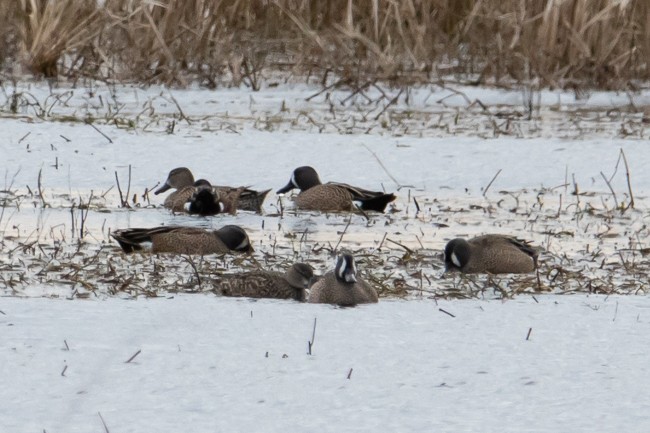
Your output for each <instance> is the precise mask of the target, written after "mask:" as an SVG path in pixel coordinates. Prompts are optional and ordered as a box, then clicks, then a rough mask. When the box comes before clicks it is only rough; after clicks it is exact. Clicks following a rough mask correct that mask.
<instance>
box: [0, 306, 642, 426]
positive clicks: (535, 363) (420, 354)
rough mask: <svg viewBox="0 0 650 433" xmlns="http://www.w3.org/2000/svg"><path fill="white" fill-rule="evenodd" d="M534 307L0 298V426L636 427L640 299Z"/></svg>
mask: <svg viewBox="0 0 650 433" xmlns="http://www.w3.org/2000/svg"><path fill="white" fill-rule="evenodd" d="M537 301H538V302H535V300H534V299H533V298H531V297H530V296H523V297H519V298H517V299H515V300H511V301H506V302H501V301H477V300H468V301H440V302H438V303H434V302H432V301H421V302H418V301H382V302H380V303H379V304H378V305H371V306H364V307H358V308H354V309H340V308H333V307H329V306H320V305H305V304H298V303H293V302H285V301H258V302H251V301H248V300H235V299H219V298H215V297H205V296H203V295H182V296H177V297H174V298H173V299H154V300H151V299H141V300H137V301H125V300H119V299H109V300H105V301H99V302H89V301H72V302H71V301H62V300H45V299H16V298H0V310H2V312H3V314H0V327H2V329H3V331H2V345H1V346H0V365H2V373H0V378H1V380H2V384H3V386H2V387H0V401H2V404H1V405H0V430H1V431H3V432H12V433H23V432H24V433H28V432H35V431H38V432H41V431H46V432H48V433H59V432H61V433H63V432H65V433H74V432H79V433H87V432H106V431H109V432H119V433H127V432H144V431H156V432H178V431H187V432H190V431H191V432H251V431H260V432H262V431H263V432H304V431H322V432H377V431H386V432H389V431H390V432H398V431H399V432H402V431H411V432H422V431H441V432H495V433H501V432H559V431H563V432H622V431H627V432H643V431H648V429H650V412H649V411H648V407H649V406H650V397H649V396H648V392H647V389H648V385H650V379H648V377H650V374H649V373H650V371H649V370H650V367H649V365H648V362H647V361H648V357H647V347H648V335H649V331H650V300H648V298H646V297H609V298H605V297H603V296H585V295H575V296H561V297H559V296H548V295H546V296H541V297H538V298H537ZM443 310H444V311H443ZM445 312H447V313H450V314H452V315H453V316H454V317H452V316H450V315H448V314H446V313H445ZM314 319H316V333H315V339H314V341H313V346H312V355H311V356H310V355H308V354H307V348H308V341H310V340H311V339H312V332H313V327H314ZM136 354H137V356H135V357H134V358H133V356H134V355H136ZM131 358H133V360H132V361H131V362H127V361H128V360H129V359H131ZM102 419H103V422H105V423H106V427H104V426H103V424H102Z"/></svg>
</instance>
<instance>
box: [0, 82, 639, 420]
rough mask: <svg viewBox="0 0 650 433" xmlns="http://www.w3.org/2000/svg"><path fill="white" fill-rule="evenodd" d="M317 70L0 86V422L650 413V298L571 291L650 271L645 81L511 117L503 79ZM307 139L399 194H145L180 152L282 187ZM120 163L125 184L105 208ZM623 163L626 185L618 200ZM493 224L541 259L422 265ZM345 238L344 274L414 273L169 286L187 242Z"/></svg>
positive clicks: (278, 243) (630, 289) (188, 273)
mask: <svg viewBox="0 0 650 433" xmlns="http://www.w3.org/2000/svg"><path fill="white" fill-rule="evenodd" d="M319 90H320V89H319V88H318V87H314V86H307V85H289V84H282V83H281V84H280V85H278V86H277V87H273V88H266V89H263V90H262V91H260V92H255V93H249V92H246V91H242V89H220V90H216V91H207V90H204V89H197V88H191V89H188V90H175V89H174V90H170V89H165V88H155V87H152V88H148V89H140V88H137V87H128V86H110V87H104V86H97V87H95V86H93V87H92V88H87V89H72V88H66V87H65V86H62V87H61V88H54V89H49V88H48V87H47V86H45V85H43V84H40V83H36V84H34V83H27V84H20V85H19V86H18V88H17V89H13V88H11V87H10V86H5V88H4V91H5V93H4V95H0V112H1V114H2V116H0V173H2V175H3V176H4V186H3V188H0V189H3V190H4V191H2V192H0V200H2V203H4V205H3V206H4V207H2V210H1V211H0V212H1V213H0V233H2V237H1V238H0V241H1V245H2V252H1V253H0V272H1V274H2V275H1V276H2V281H1V282H0V294H1V295H2V296H1V297H0V327H2V328H3V329H4V332H3V333H2V336H3V339H2V342H3V344H2V345H0V366H1V367H2V368H1V369H0V372H1V373H0V381H1V383H2V384H3V386H2V387H0V401H2V404H1V405H0V432H12V433H13V432H16V433H20V432H33V431H46V432H48V433H56V432H65V433H69V432H88V431H99V432H104V431H110V432H111V433H115V432H120V433H122V432H140V431H160V432H177V431H192V432H203V431H205V432H214V431H228V432H233V431H234V432H237V431H242V432H244V431H246V432H248V431H265V432H274V431H282V432H285V433H291V432H294V431H295V432H298V431H312V430H318V431H325V432H327V431H332V432H334V431H336V432H341V431H449V432H463V431H482V432H504V431H513V432H523V431H531V432H556V431H572V432H581V431H585V432H587V431H588V432H592V431H646V430H648V429H649V428H650V415H649V411H648V407H649V406H650V400H649V398H648V396H647V392H646V390H647V388H648V377H649V375H648V371H647V370H648V366H647V356H646V353H645V352H646V349H645V348H646V347H647V343H648V342H647V335H648V323H650V322H649V320H648V317H647V311H648V308H650V301H649V300H648V298H647V297H646V296H617V295H616V296H608V297H604V296H597V295H593V294H591V295H589V294H586V293H585V292H588V291H596V292H605V293H612V292H615V293H636V294H641V295H643V294H644V293H646V292H647V291H648V290H650V283H649V282H648V281H649V277H648V276H649V275H650V268H649V267H648V265H647V259H646V257H645V256H644V254H645V253H644V252H643V251H644V249H646V248H648V245H647V244H646V239H647V237H648V235H649V234H650V233H648V232H649V229H648V228H647V223H646V222H647V221H646V220H647V211H648V205H649V203H648V192H649V191H650V172H648V170H646V167H647V166H648V165H650V160H649V158H650V154H649V153H648V152H647V149H646V147H647V138H646V137H647V136H648V133H649V132H650V122H648V117H647V116H648V113H649V111H648V105H650V93H648V92H639V93H635V94H628V93H620V94H619V93H614V92H593V93H591V94H586V95H581V98H576V95H574V94H572V93H567V92H559V91H541V92H533V94H531V99H532V101H533V103H534V104H535V109H534V110H535V115H534V117H533V119H532V120H526V115H527V114H526V103H527V101H528V96H527V94H526V92H522V91H504V90H497V89H484V88H473V87H472V88H469V87H468V88H463V87H457V88H454V89H449V88H439V87H436V86H432V87H430V88H420V89H410V91H409V101H408V103H407V101H406V100H404V98H403V97H402V99H400V100H399V101H398V102H397V103H396V104H389V103H388V101H389V100H390V99H391V98H392V97H393V96H395V95H397V93H398V90H396V89H384V90H385V91H386V92H387V94H388V96H387V97H384V96H383V95H381V93H380V92H378V91H377V90H376V89H369V90H368V91H367V92H366V93H365V96H364V95H357V97H355V98H352V99H348V96H349V91H346V90H345V89H342V90H335V91H332V92H331V93H330V94H329V95H325V94H322V95H318V96H314V97H313V98H311V99H309V100H307V99H308V98H309V97H310V96H313V95H315V94H316V93H317V92H318V91H319ZM14 91H16V92H18V93H16V94H20V92H22V94H20V95H21V96H20V98H19V101H21V102H20V104H19V106H18V110H17V112H16V113H11V112H10V110H9V109H8V107H9V103H10V101H11V97H12V94H13V92H14ZM477 100H478V101H480V103H478V102H475V101H477ZM483 107H485V108H483ZM84 120H89V121H90V120H92V126H91V125H90V124H87V123H85V121H84ZM621 151H622V152H623V153H624V155H625V156H626V158H627V161H628V163H629V173H630V184H629V185H628V179H627V177H626V170H625V167H624V164H623V162H622V161H620V160H619V158H620V156H621V155H622V153H621ZM305 164H309V165H313V166H314V167H315V168H316V169H317V170H318V171H319V173H320V175H321V178H322V179H323V180H324V181H328V180H335V181H344V182H348V183H351V184H354V185H358V186H360V187H364V188H369V189H382V188H383V189H385V190H386V191H391V192H396V193H397V195H398V199H397V201H396V203H395V207H394V209H392V210H391V212H388V213H386V214H385V215H370V216H369V217H368V218H366V217H364V216H362V215H358V214H355V215H338V214H330V215H321V214H318V213H306V212H295V211H294V210H291V209H290V207H291V206H290V201H289V200H288V198H287V197H278V196H276V195H275V194H274V192H271V194H270V195H269V198H268V199H267V201H266V203H265V207H264V210H265V213H264V215H254V214H251V213H246V212H240V213H239V214H238V215H237V216H229V215H226V216H219V217H215V218H195V217H189V216H178V215H172V214H170V213H169V212H168V211H167V210H165V209H161V208H160V206H159V205H160V203H162V200H163V198H162V197H159V196H153V195H149V197H148V200H147V197H145V191H150V190H151V189H153V188H154V187H155V186H156V185H157V184H159V183H160V182H163V181H164V180H165V178H166V176H167V173H168V172H169V170H171V169H172V168H174V167H177V166H187V167H190V168H191V169H192V171H193V172H194V174H195V175H196V177H197V178H198V177H205V178H208V179H210V180H211V181H213V182H215V183H219V184H224V185H242V184H245V185H249V186H251V187H254V188H256V189H266V188H272V189H273V191H275V190H277V189H278V188H280V187H282V186H284V185H285V184H286V183H287V181H288V180H289V178H290V175H291V172H292V170H293V169H294V168H296V167H297V166H300V165H305ZM129 168H130V170H131V178H130V182H129ZM39 173H40V177H41V185H40V188H41V189H42V192H43V199H44V200H45V201H46V202H47V204H48V206H43V203H42V200H41V198H40V197H39V196H38V193H37V191H38V190H39V185H38V178H39ZM116 175H117V176H118V177H119V180H120V185H121V188H122V189H123V190H124V191H126V190H127V189H128V190H129V201H130V203H131V205H132V206H133V207H132V209H124V208H121V207H119V205H120V201H119V194H118V191H117V188H116V181H115V177H116ZM495 176H496V177H495ZM604 178H607V181H606V180H605V179H604ZM491 182H492V183H491ZM608 182H609V185H608ZM574 183H575V184H576V185H577V186H578V188H579V191H580V192H581V193H585V194H586V195H580V196H575V195H572V192H573V190H574ZM128 184H130V186H127V185H128ZM488 185H490V187H489V191H488V192H486V191H485V190H486V187H487V186H488ZM610 186H611V188H612V189H613V191H614V192H615V194H616V195H617V200H618V202H617V203H615V202H614V197H613V194H612V193H611V191H610ZM629 187H631V188H632V189H633V191H634V198H635V208H634V209H629V210H627V211H626V212H620V211H619V210H617V209H616V208H617V206H618V205H620V203H621V202H623V203H624V204H625V203H629V200H630V197H629V189H628V188H629ZM91 195H92V203H91V204H92V206H91V208H90V210H89V212H88V214H87V216H86V217H87V219H86V220H85V233H86V234H85V236H84V238H83V240H81V239H80V237H79V229H80V224H81V221H82V214H81V211H80V210H79V209H78V205H79V203H81V202H83V203H87V202H88V201H89V200H90V198H91ZM134 195H135V196H136V203H134V202H133V201H132V199H133V196H134ZM414 198H415V199H416V200H417V201H418V203H419V206H420V208H421V209H420V211H419V212H417V213H416V204H415V202H414V200H413V199H414ZM281 204H282V208H283V211H282V212H281V211H280V205H281ZM232 223H234V224H240V225H242V226H243V227H245V228H246V230H247V231H248V233H249V235H250V237H251V240H252V241H253V245H254V246H255V249H256V253H255V255H254V256H253V257H252V258H250V259H241V260H240V261H238V262H237V263H234V260H232V259H229V258H214V257H208V258H206V259H205V260H200V261H197V262H196V263H187V262H186V261H185V260H182V259H181V258H170V257H165V256H161V257H158V256H140V255H133V256H124V255H122V254H121V253H120V252H119V250H118V248H117V246H116V245H115V244H114V242H112V240H111V238H110V236H109V232H110V230H111V229H115V228H125V227H134V226H155V225H159V224H188V225H196V226H202V227H220V226H222V225H225V224H232ZM489 232H498V233H507V234H512V235H516V236H519V237H522V238H525V239H530V240H532V241H533V242H534V243H535V244H536V245H539V246H541V247H543V248H544V250H545V251H544V252H543V253H542V257H541V259H540V262H541V265H540V268H541V272H540V273H539V275H531V276H503V277H499V278H486V277H484V276H478V277H476V278H470V279H463V278H460V277H451V278H445V279H442V278H440V277H441V270H442V269H441V267H442V266H441V263H440V260H439V253H440V250H441V249H442V248H443V247H444V244H445V243H446V242H447V241H448V240H449V239H451V238H453V237H458V236H462V237H465V236H472V235H476V234H481V233H489ZM391 241H395V242H398V243H399V244H401V246H398V245H397V244H395V243H392V242H391ZM339 243H340V244H341V248H347V249H352V250H355V251H358V252H359V253H360V256H361V257H360V264H359V268H360V272H361V274H362V276H364V277H366V278H368V277H370V276H374V277H375V278H376V279H377V280H378V281H380V282H383V283H384V284H387V285H389V286H391V287H392V286H395V285H397V283H398V282H401V283H402V284H404V285H405V286H406V292H407V293H406V294H404V293H403V294H401V295H395V296H388V297H383V298H382V299H381V301H380V302H379V304H377V305H368V306H362V307H357V308H348V309H340V308H334V307H329V306H321V305H308V304H298V303H294V302H284V301H273V300H260V301H256V302H253V301H250V300H246V299H226V298H221V297H217V296H214V295H213V294H210V293H201V294H192V295H190V294H179V293H174V291H172V290H170V289H169V288H170V287H172V288H175V290H176V291H178V290H180V291H182V290H183V288H186V287H190V288H191V289H196V286H197V283H196V281H195V279H194V272H195V271H194V266H195V267H196V269H197V270H198V271H197V272H200V273H202V274H203V275H204V276H209V275H210V274H211V273H214V272H224V271H225V272H236V271H237V270H239V269H244V268H246V266H252V265H255V266H260V265H261V266H263V267H268V268H271V269H281V268H283V267H286V263H287V262H290V261H294V260H301V261H306V262H309V263H310V264H312V265H313V266H314V267H315V268H316V272H317V273H319V274H322V273H324V272H326V271H327V270H329V269H331V268H332V267H333V261H332V257H331V254H330V252H331V250H333V249H335V245H338V244H339ZM403 247H406V248H410V249H412V250H413V251H412V254H410V253H409V254H406V253H405V250H404V248H403ZM95 259H96V260H95ZM161 269H162V271H160V270H161ZM154 274H155V275H154ZM70 275H73V277H71V276H70ZM131 278H132V283H131V285H130V286H129V287H126V288H123V289H118V288H119V287H122V283H123V282H124V281H127V280H129V279H131ZM129 281H131V280H129ZM203 286H204V287H199V291H203V292H209V290H210V287H209V278H207V277H206V278H204V279H203ZM179 287H180V288H179ZM538 290H544V291H552V292H555V293H573V292H582V293H578V294H574V295H571V296H559V295H542V294H537V293H536V294H535V297H533V296H531V295H530V294H529V293H531V292H537V291H538ZM145 293H146V294H147V295H148V296H157V297H155V298H147V297H145ZM521 293H524V294H521ZM396 296H402V297H404V298H405V300H401V299H397V297H396ZM456 297H459V298H462V297H470V298H475V299H469V300H454V298H456ZM496 297H504V298H505V299H504V300H497V299H494V298H496ZM48 298H59V299H48ZM80 298H84V299H80ZM441 298H445V299H441ZM66 299H69V300H66ZM86 299H88V300H86ZM447 313H450V314H447ZM314 319H316V320H317V322H316V323H317V325H316V338H315V341H314V345H313V351H312V354H311V355H309V354H307V346H308V344H307V342H308V341H309V340H310V339H311V336H312V331H313V326H314ZM529 333H530V334H529ZM527 336H529V338H527ZM136 354H137V355H136ZM267 355H268V356H267ZM130 358H132V361H131V362H126V361H127V360H129V359H130ZM348 376H349V377H348ZM102 420H103V421H102ZM103 422H105V423H106V427H105V426H104V425H103Z"/></svg>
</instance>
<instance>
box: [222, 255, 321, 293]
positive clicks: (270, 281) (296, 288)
mask: <svg viewBox="0 0 650 433" xmlns="http://www.w3.org/2000/svg"><path fill="white" fill-rule="evenodd" d="M313 276H314V273H313V269H312V267H311V266H309V265H307V264H304V263H296V264H294V265H293V266H291V267H290V268H289V269H288V270H287V272H285V273H281V272H273V271H253V272H245V273H241V274H234V275H220V276H219V277H217V278H215V279H214V281H213V284H214V286H215V290H216V292H217V293H220V294H222V295H224V296H241V297H248V298H276V299H295V300H297V301H301V302H303V301H305V289H308V288H309V284H310V282H311V279H312V278H313Z"/></svg>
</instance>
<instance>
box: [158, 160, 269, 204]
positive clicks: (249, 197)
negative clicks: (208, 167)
mask: <svg viewBox="0 0 650 433" xmlns="http://www.w3.org/2000/svg"><path fill="white" fill-rule="evenodd" d="M197 183H199V181H197ZM202 187H210V188H212V190H213V191H214V193H215V195H216V196H217V198H218V199H220V200H222V201H223V203H224V207H225V209H224V211H225V212H230V213H234V212H235V209H240V210H247V211H252V212H258V213H260V212H261V211H262V204H263V202H264V198H265V197H266V195H267V194H268V193H269V191H270V189H267V190H265V191H254V190H252V189H248V188H246V187H243V186H242V187H229V186H214V185H210V183H209V182H207V181H202V183H201V184H200V186H199V185H195V182H194V175H193V174H192V172H191V171H190V170H189V169H188V168H186V167H178V168H175V169H173V170H172V171H170V172H169V175H168V176H167V180H166V181H165V183H164V184H163V185H162V186H161V187H160V188H158V189H157V190H156V191H155V194H161V193H163V192H165V191H167V190H169V189H171V188H175V189H176V191H174V192H172V193H171V194H170V195H169V196H168V197H167V198H166V199H165V201H164V203H163V206H165V207H166V208H169V209H171V210H173V211H174V212H185V203H187V202H188V201H189V200H190V199H191V198H192V195H193V194H194V193H195V192H196V191H197V190H198V188H202ZM235 196H236V199H235Z"/></svg>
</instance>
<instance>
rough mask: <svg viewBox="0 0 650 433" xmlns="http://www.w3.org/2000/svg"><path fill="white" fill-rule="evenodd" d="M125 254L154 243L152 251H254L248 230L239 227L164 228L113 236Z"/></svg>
mask: <svg viewBox="0 0 650 433" xmlns="http://www.w3.org/2000/svg"><path fill="white" fill-rule="evenodd" d="M111 236H112V237H113V239H115V240H116V241H117V242H118V243H119V244H120V247H121V248H122V250H123V251H124V252H125V253H132V252H134V251H142V250H144V245H143V244H147V243H151V252H152V253H154V254H157V253H174V254H197V255H207V254H227V253H250V252H252V251H253V247H252V246H251V243H250V239H249V238H248V234H247V233H246V231H245V230H244V229H243V228H241V227H239V226H236V225H227V226H224V227H222V228H220V229H219V230H206V229H201V228H198V227H185V226H161V227H154V228H130V229H121V230H116V231H114V232H112V233H111Z"/></svg>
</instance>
